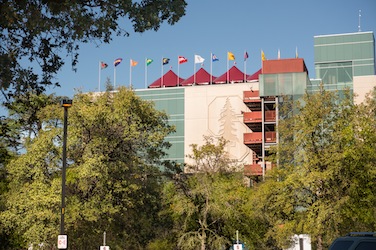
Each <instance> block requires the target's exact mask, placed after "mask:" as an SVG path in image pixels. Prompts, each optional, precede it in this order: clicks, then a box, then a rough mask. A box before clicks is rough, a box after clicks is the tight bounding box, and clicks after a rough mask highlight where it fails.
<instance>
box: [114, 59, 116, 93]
mask: <svg viewBox="0 0 376 250" xmlns="http://www.w3.org/2000/svg"><path fill="white" fill-rule="evenodd" d="M115 89H116V66H115V65H114V90H115Z"/></svg>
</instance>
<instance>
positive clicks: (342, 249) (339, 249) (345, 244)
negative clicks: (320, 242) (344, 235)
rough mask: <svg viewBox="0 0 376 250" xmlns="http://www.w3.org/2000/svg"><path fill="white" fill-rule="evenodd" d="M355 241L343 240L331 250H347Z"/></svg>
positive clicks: (336, 243)
mask: <svg viewBox="0 0 376 250" xmlns="http://www.w3.org/2000/svg"><path fill="white" fill-rule="evenodd" d="M353 243H354V241H351V240H342V241H337V242H335V243H334V245H333V246H332V247H331V248H330V250H346V249H348V248H349V247H350V246H351V245H352V244H353Z"/></svg>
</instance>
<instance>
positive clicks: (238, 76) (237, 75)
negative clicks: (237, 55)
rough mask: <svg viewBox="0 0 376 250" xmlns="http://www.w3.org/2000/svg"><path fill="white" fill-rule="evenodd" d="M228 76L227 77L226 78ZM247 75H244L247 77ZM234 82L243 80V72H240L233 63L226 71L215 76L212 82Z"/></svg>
mask: <svg viewBox="0 0 376 250" xmlns="http://www.w3.org/2000/svg"><path fill="white" fill-rule="evenodd" d="M227 74H228V75H227ZM227 76H228V79H227ZM247 77H248V75H245V78H247ZM227 82H229V83H233V82H234V83H235V82H244V73H243V72H241V71H240V70H239V69H238V68H237V67H236V66H235V65H234V66H232V67H231V68H230V69H229V70H228V71H226V73H224V74H223V75H221V76H219V77H217V78H215V79H214V80H213V83H227Z"/></svg>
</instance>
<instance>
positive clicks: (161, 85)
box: [161, 57, 163, 88]
mask: <svg viewBox="0 0 376 250" xmlns="http://www.w3.org/2000/svg"><path fill="white" fill-rule="evenodd" d="M161 61H162V71H161V88H162V86H163V57H162V60H161Z"/></svg>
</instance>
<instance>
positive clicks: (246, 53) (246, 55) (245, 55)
mask: <svg viewBox="0 0 376 250" xmlns="http://www.w3.org/2000/svg"><path fill="white" fill-rule="evenodd" d="M247 59H248V52H247V51H246V52H245V53H244V61H246V60H247Z"/></svg>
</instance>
